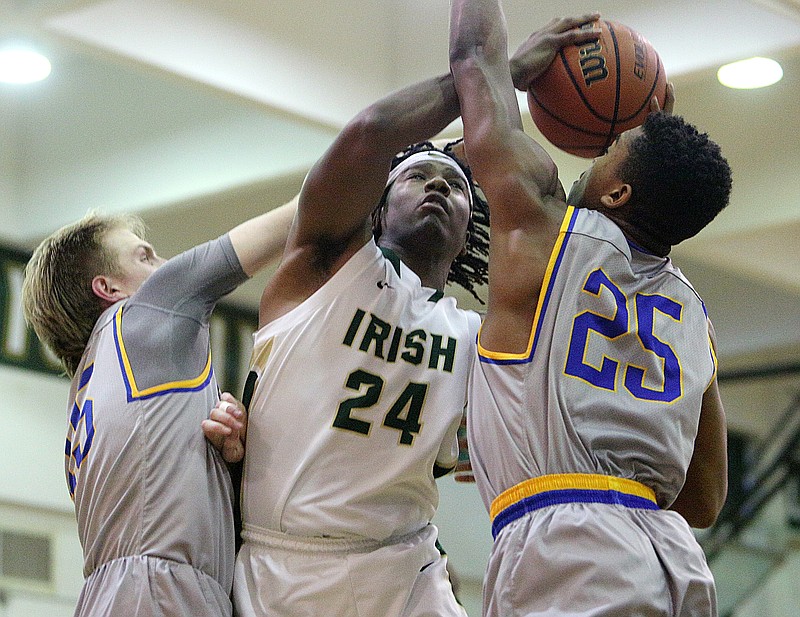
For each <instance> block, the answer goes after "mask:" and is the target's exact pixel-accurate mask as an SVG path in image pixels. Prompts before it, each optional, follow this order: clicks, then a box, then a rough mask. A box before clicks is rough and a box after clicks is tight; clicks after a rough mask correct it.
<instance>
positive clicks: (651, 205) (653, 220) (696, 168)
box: [619, 111, 732, 246]
mask: <svg viewBox="0 0 800 617" xmlns="http://www.w3.org/2000/svg"><path fill="white" fill-rule="evenodd" d="M619 173H620V179H621V180H623V181H624V182H627V183H628V184H630V185H631V187H632V189H633V192H632V195H631V199H630V201H629V205H630V206H631V214H632V216H631V221H630V222H632V223H634V224H635V225H636V226H637V227H639V228H640V229H641V230H642V231H644V232H645V233H646V234H648V235H649V236H650V237H652V238H654V239H655V240H658V241H659V242H662V243H664V244H667V245H668V246H674V245H676V244H678V243H679V242H681V241H683V240H686V239H687V238H691V237H692V236H694V235H696V234H697V233H698V232H699V231H700V230H701V229H703V227H705V226H706V225H708V223H710V222H711V221H712V220H713V219H714V217H715V216H717V214H719V213H720V212H721V211H722V209H723V208H725V206H727V205H728V200H729V198H730V192H731V185H732V180H731V168H730V165H728V161H727V160H725V158H724V157H723V156H722V152H721V150H720V147H719V145H717V144H716V143H715V142H713V141H711V140H710V139H709V137H708V135H707V134H706V133H701V132H700V131H698V130H697V128H696V127H695V126H693V125H691V124H689V123H688V122H686V121H685V120H684V119H683V118H682V117H680V116H674V115H671V114H667V113H665V112H663V111H660V112H654V113H651V114H649V115H648V116H647V119H646V120H645V122H644V124H643V125H642V133H641V134H640V135H639V136H637V137H636V138H635V139H634V140H633V141H632V142H631V144H630V150H629V154H628V158H627V159H626V160H625V162H623V163H622V165H621V166H620V170H619Z"/></svg>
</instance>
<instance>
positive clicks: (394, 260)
mask: <svg viewBox="0 0 800 617" xmlns="http://www.w3.org/2000/svg"><path fill="white" fill-rule="evenodd" d="M378 248H379V249H380V251H381V253H383V256H384V257H385V258H386V259H387V260H388V261H389V263H390V264H392V268H394V271H395V272H396V273H397V276H402V274H401V273H400V264H401V263H402V262H401V260H400V256H399V255H398V254H397V253H395V252H394V251H393V250H392V249H390V248H386V247H385V246H379V247H378ZM443 297H444V291H442V290H441V289H436V290H434V292H433V293H432V294H431V296H430V298H428V302H438V301H439V300H441V299H442V298H443Z"/></svg>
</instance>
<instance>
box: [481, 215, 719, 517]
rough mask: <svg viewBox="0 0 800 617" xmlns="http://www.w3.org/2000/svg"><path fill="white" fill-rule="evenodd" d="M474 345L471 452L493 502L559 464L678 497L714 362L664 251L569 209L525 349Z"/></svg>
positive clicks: (702, 326) (698, 311)
mask: <svg viewBox="0 0 800 617" xmlns="http://www.w3.org/2000/svg"><path fill="white" fill-rule="evenodd" d="M478 352H479V353H478V355H479V358H480V361H479V362H476V363H475V366H474V370H473V374H472V378H471V383H470V394H469V401H470V408H469V431H470V434H469V436H470V458H471V460H472V464H473V468H474V470H475V475H476V479H477V482H478V486H479V489H480V491H481V495H482V497H483V500H484V502H485V504H486V507H487V509H488V508H489V506H490V504H491V503H492V501H493V500H494V499H495V498H496V497H497V495H498V494H500V493H501V492H503V491H504V490H506V489H509V488H510V487H512V486H514V485H516V484H518V483H520V482H523V481H525V480H527V479H529V478H535V477H538V476H543V475H546V474H562V473H589V474H602V475H606V476H614V477H618V478H629V479H634V480H637V481H638V482H640V483H642V484H644V485H645V486H647V487H649V488H651V489H652V490H653V491H654V492H655V497H656V501H657V503H658V505H659V506H661V507H662V508H666V507H668V506H669V505H670V504H671V503H672V502H673V501H674V499H675V498H676V496H677V494H678V492H679V491H680V489H681V487H682V486H683V482H684V479H685V476H686V471H687V468H688V466H689V461H690V460H691V456H692V452H693V447H694V439H695V436H696V433H697V425H698V420H699V414H700V407H701V402H702V397H703V394H704V392H705V390H706V388H707V387H708V385H709V384H710V382H711V380H712V379H713V377H714V374H715V370H716V364H715V359H714V356H713V353H712V350H711V346H710V342H709V337H708V324H707V316H706V312H705V307H704V306H703V303H702V301H701V299H700V298H699V297H698V295H697V293H696V292H695V290H694V289H693V288H692V286H691V285H690V284H689V282H688V281H687V280H686V278H685V277H684V276H683V275H682V274H681V272H680V271H679V270H678V269H677V268H676V267H675V266H674V265H673V264H672V262H671V261H670V260H669V259H668V258H663V257H657V256H654V255H651V254H648V253H646V252H645V251H643V250H641V249H639V248H637V247H635V246H633V245H631V244H630V243H629V242H628V241H627V240H626V239H625V237H624V235H623V234H622V232H621V231H620V229H619V228H618V227H617V226H616V225H614V224H613V223H612V222H611V221H610V220H608V219H607V218H606V217H605V216H603V215H602V214H599V213H597V212H594V211H591V210H585V209H573V208H569V209H568V211H567V213H566V216H565V218H564V222H563V225H562V228H561V233H560V235H559V238H558V241H557V243H556V246H555V248H554V250H553V252H552V256H551V261H550V264H549V268H548V270H547V273H546V276H545V279H544V284H543V287H542V292H541V296H540V299H539V305H538V308H537V312H536V316H535V318H534V322H533V327H532V330H531V333H530V340H529V345H528V349H527V350H526V351H525V352H524V353H521V354H508V353H502V350H486V349H483V348H482V347H481V346H480V344H479V346H478Z"/></svg>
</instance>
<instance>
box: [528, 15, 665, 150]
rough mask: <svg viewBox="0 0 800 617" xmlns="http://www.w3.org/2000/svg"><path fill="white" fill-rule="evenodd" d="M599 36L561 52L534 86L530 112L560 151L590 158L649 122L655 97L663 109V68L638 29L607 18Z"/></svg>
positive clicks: (599, 25)
mask: <svg viewBox="0 0 800 617" xmlns="http://www.w3.org/2000/svg"><path fill="white" fill-rule="evenodd" d="M583 27H584V28H593V27H596V28H597V30H598V34H599V36H597V37H596V38H591V39H590V40H588V41H586V42H585V43H579V44H576V45H567V46H566V47H563V48H561V50H560V51H559V53H558V54H557V55H556V57H555V59H554V60H553V62H552V63H551V64H550V66H549V67H547V69H545V71H544V72H543V73H542V74H541V75H539V77H537V78H536V79H535V80H534V81H533V82H532V83H531V85H530V88H529V90H528V109H529V110H530V114H531V118H532V119H533V121H534V122H535V123H536V128H538V129H539V131H541V133H542V135H543V136H544V137H545V138H546V139H547V140H548V141H549V142H550V143H551V144H553V145H554V146H555V147H557V148H560V149H561V150H564V151H565V152H569V153H570V154H575V155H576V156H582V157H585V158H592V157H595V156H600V155H601V154H602V153H603V152H605V151H606V149H607V148H608V146H609V145H610V144H611V143H613V142H614V140H615V139H616V137H617V135H619V134H620V133H622V132H623V131H627V130H628V129H632V128H633V127H635V126H639V125H640V124H641V123H642V122H644V120H645V118H646V117H647V114H648V113H649V112H650V102H651V100H652V99H653V97H656V98H657V99H658V102H659V103H660V104H661V106H662V107H663V105H664V101H665V97H666V94H667V76H666V74H665V73H664V65H663V64H662V63H661V59H660V58H659V57H658V54H657V53H656V50H655V49H654V48H653V46H652V45H651V44H650V43H649V42H648V41H647V39H646V38H644V37H643V36H642V35H640V34H639V33H638V32H636V31H635V30H631V29H630V28H628V27H627V26H625V25H623V24H620V23H617V22H613V21H608V20H599V21H596V22H591V23H588V24H586V25H585V26H583Z"/></svg>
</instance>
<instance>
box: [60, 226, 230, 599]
mask: <svg viewBox="0 0 800 617" xmlns="http://www.w3.org/2000/svg"><path fill="white" fill-rule="evenodd" d="M245 279H246V276H245V274H244V272H243V271H242V269H241V266H240V265H239V262H238V259H237V258H236V255H235V253H234V251H233V247H232V245H231V243H230V240H229V238H228V237H227V236H223V237H222V238H220V239H218V240H215V241H212V242H209V243H207V244H204V245H201V246H199V247H196V248H195V249H192V250H191V251H188V252H186V253H184V254H182V255H179V256H177V257H175V258H173V259H171V260H169V261H167V262H166V263H165V264H164V265H162V266H161V267H160V268H159V269H158V270H156V271H155V272H154V273H153V274H152V275H151V276H150V277H149V278H148V279H147V280H146V281H145V282H144V284H143V285H142V287H141V288H140V289H139V290H138V291H137V292H136V293H135V294H134V295H133V296H131V297H130V298H128V299H127V300H126V301H121V302H119V303H117V304H115V305H114V306H112V307H110V308H109V309H108V310H106V311H105V312H104V313H103V315H102V316H101V317H100V319H99V320H98V322H97V324H96V325H95V328H94V331H93V332H92V335H91V338H90V340H89V343H88V345H87V348H86V351H85V353H84V355H83V358H82V360H81V363H80V366H79V367H78V370H77V372H76V374H75V378H74V379H73V382H72V388H71V393H70V408H69V409H68V431H67V441H66V450H65V455H66V463H65V466H66V473H67V483H68V487H69V491H70V494H71V496H72V498H73V500H74V502H75V511H76V515H77V519H78V532H79V536H80V541H81V544H82V546H83V553H84V575H85V576H87V577H89V576H90V575H91V574H92V573H93V572H96V571H97V570H98V569H99V568H100V567H101V566H103V565H104V564H107V563H108V562H110V561H111V560H115V559H118V558H123V557H131V556H152V557H159V558H163V559H165V560H170V561H173V562H177V563H181V564H189V565H191V566H193V567H194V568H196V569H197V570H200V571H201V572H203V573H205V574H207V575H208V576H210V577H211V578H213V579H214V580H216V581H217V582H218V584H219V586H220V587H221V588H222V589H223V590H224V594H225V595H227V594H228V593H230V589H231V583H232V577H233V561H234V554H233V551H234V539H233V514H232V489H231V482H230V478H229V475H228V472H227V469H226V466H225V463H224V461H223V460H222V458H221V456H220V455H219V453H218V452H217V451H216V450H215V449H214V448H213V447H211V446H210V444H209V443H207V442H206V440H205V438H204V436H203V433H202V431H201V428H200V423H201V421H202V420H203V419H205V418H206V417H207V416H208V413H209V411H210V410H211V408H212V407H213V406H214V405H215V404H216V402H217V400H218V388H217V383H216V379H215V377H214V371H213V369H212V365H211V355H210V349H209V328H208V322H209V318H210V315H211V311H212V309H213V307H214V305H215V303H216V302H217V300H218V299H219V298H220V297H221V296H223V295H224V294H226V293H228V292H230V291H231V290H233V289H234V288H235V287H236V286H237V285H239V284H240V283H241V282H243V281H244V280H245ZM144 584H146V582H145V583H144ZM106 585H108V583H106ZM140 585H141V584H140ZM131 586H132V585H131V583H128V584H127V585H123V584H122V581H117V582H116V583H114V585H111V586H109V588H108V591H107V593H109V594H113V593H114V589H115V588H117V587H119V588H130V587H131Z"/></svg>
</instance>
